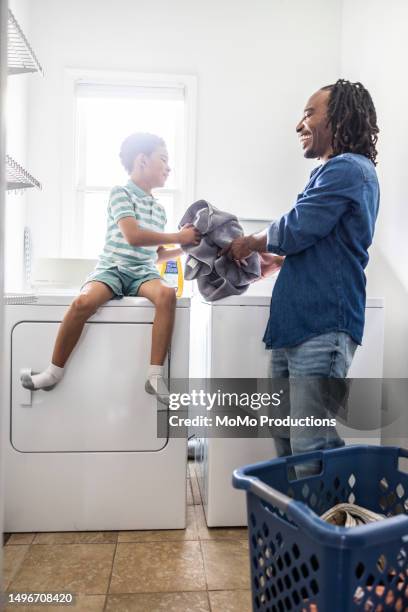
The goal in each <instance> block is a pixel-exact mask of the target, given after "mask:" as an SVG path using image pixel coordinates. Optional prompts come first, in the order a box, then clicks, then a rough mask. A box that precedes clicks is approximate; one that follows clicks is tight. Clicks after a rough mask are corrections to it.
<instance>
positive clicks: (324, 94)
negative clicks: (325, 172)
mask: <svg viewBox="0 0 408 612" xmlns="http://www.w3.org/2000/svg"><path fill="white" fill-rule="evenodd" d="M330 93H331V92H330V91H329V90H319V91H317V92H316V93H314V94H313V96H312V97H311V98H310V99H309V100H308V101H307V103H306V106H305V110H304V112H303V117H302V119H301V121H299V123H298V124H297V126H296V131H297V133H298V135H299V138H300V142H301V145H302V147H303V155H304V156H305V157H306V158H308V159H315V158H319V159H321V160H322V161H327V160H328V159H329V156H330V154H331V153H332V152H333V151H332V146H331V144H332V130H331V127H330V126H328V125H327V108H328V102H329V97H330Z"/></svg>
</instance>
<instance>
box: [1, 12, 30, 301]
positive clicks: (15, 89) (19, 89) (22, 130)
mask: <svg viewBox="0 0 408 612" xmlns="http://www.w3.org/2000/svg"><path fill="white" fill-rule="evenodd" d="M9 7H10V9H11V10H12V11H13V14H14V16H15V18H16V19H17V21H18V22H19V24H20V26H21V27H22V28H23V30H24V32H25V34H26V36H28V30H29V15H28V2H27V0H9ZM30 78H31V77H30V76H29V75H12V76H10V77H9V78H8V83H7V100H6V129H7V134H6V142H7V145H6V148H7V153H8V154H9V155H11V156H12V157H13V158H14V159H15V160H16V161H17V162H18V163H19V164H20V165H22V166H23V167H24V168H26V169H27V161H28V142H27V139H28V133H27V112H28V100H27V94H28V89H27V87H28V82H29V79H30ZM26 200H27V198H26V194H25V193H24V192H19V193H18V194H14V193H9V194H7V197H6V207H5V228H6V231H5V262H6V265H5V280H4V283H5V290H6V291H9V292H10V291H21V290H22V287H23V245H24V240H23V232H24V224H25V219H26Z"/></svg>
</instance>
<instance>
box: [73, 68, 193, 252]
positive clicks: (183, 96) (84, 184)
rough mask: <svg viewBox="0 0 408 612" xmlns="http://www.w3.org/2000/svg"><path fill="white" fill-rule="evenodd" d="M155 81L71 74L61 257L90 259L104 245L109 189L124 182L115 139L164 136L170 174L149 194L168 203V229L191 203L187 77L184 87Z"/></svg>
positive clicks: (124, 176) (189, 111) (190, 124)
mask: <svg viewBox="0 0 408 612" xmlns="http://www.w3.org/2000/svg"><path fill="white" fill-rule="evenodd" d="M167 78H168V77H167ZM155 79H156V80H155ZM155 79H154V78H153V77H152V80H151V81H150V82H149V79H148V78H146V75H145V76H144V78H143V82H140V80H138V79H136V78H135V77H133V78H129V77H127V79H126V80H125V82H123V77H122V78H120V76H119V78H118V77H116V78H115V75H112V76H111V77H110V78H109V76H106V77H105V78H104V79H98V78H80V79H75V78H74V79H73V82H72V83H71V85H72V93H73V109H72V110H73V115H74V119H75V129H74V135H75V137H74V140H73V148H72V155H73V165H72V179H73V180H72V181H71V183H70V184H71V197H70V195H69V191H70V190H69V189H68V190H67V189H65V198H64V217H65V221H68V223H66V222H65V223H63V251H64V255H70V256H76V257H89V258H96V257H97V256H98V255H99V254H100V252H101V251H102V248H103V243H104V238H105V231H106V210H107V204H108V199H109V192H110V190H111V188H112V187H113V186H114V185H123V184H125V183H126V182H127V180H128V175H127V173H126V171H125V170H124V168H123V166H122V164H121V162H120V159H119V150H120V145H121V143H122V141H123V140H124V138H126V136H128V135H129V134H131V133H133V132H139V131H140V132H151V133H153V134H157V135H158V136H161V137H162V138H163V139H164V140H165V142H166V145H167V148H168V151H169V163H170V167H171V173H170V176H169V178H168V180H167V182H166V185H165V187H164V188H162V189H158V190H156V191H155V193H154V195H155V197H157V199H158V200H159V201H160V202H161V203H162V204H163V206H164V207H165V209H166V213H167V219H168V225H167V230H168V231H172V230H174V229H175V228H176V226H177V223H178V221H179V218H180V216H181V214H182V212H183V208H184V206H185V203H186V202H187V201H189V200H190V201H192V193H191V186H192V184H193V183H192V176H191V175H192V173H193V166H192V154H191V152H190V151H189V145H190V144H191V142H192V138H191V133H189V131H190V132H191V131H192V128H193V126H192V122H191V115H192V113H191V104H188V100H187V94H188V93H189V94H190V96H189V99H190V98H191V85H192V84H193V83H192V82H191V81H190V83H189V85H190V88H189V91H188V88H187V86H186V84H185V83H183V82H181V83H180V80H179V78H178V79H175V80H174V82H171V81H170V82H167V83H166V84H163V83H162V82H160V81H158V80H157V77H155ZM187 79H188V77H187ZM190 79H192V77H190ZM68 185H69V181H68ZM70 202H71V206H70V205H69V203H70ZM72 203H73V206H72ZM69 227H70V228H71V231H69V229H68V228H69ZM68 236H70V238H68Z"/></svg>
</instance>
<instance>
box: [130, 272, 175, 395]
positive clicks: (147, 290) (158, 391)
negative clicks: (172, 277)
mask: <svg viewBox="0 0 408 612" xmlns="http://www.w3.org/2000/svg"><path fill="white" fill-rule="evenodd" d="M137 295H138V296H139V297H146V298H148V299H149V300H150V301H151V302H153V304H154V305H155V307H156V314H155V317H154V321H153V329H152V350H151V358H150V367H149V371H148V373H147V381H146V385H145V389H146V391H147V393H151V394H154V395H156V396H157V397H158V398H159V400H160V401H161V402H163V403H165V404H168V402H169V392H168V389H167V387H166V384H165V382H164V378H163V374H164V369H163V364H164V360H165V359H166V355H167V352H168V350H169V346H170V341H171V336H172V333H173V326H174V315H175V311H176V292H175V291H174V289H172V288H171V287H168V286H167V285H165V284H164V283H163V282H162V281H161V280H159V279H157V280H156V279H155V280H151V281H146V282H145V283H143V285H141V287H140V289H139V291H138V294H137Z"/></svg>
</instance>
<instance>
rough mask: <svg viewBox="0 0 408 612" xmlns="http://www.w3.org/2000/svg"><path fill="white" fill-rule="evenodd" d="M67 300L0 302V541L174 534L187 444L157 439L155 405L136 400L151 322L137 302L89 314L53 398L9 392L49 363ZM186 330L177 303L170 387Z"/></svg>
mask: <svg viewBox="0 0 408 612" xmlns="http://www.w3.org/2000/svg"><path fill="white" fill-rule="evenodd" d="M72 299H73V295H72V294H71V295H69V294H63V293H61V294H60V295H58V294H57V293H54V294H53V295H38V296H33V297H30V296H25V297H24V296H20V297H14V298H13V297H11V296H9V297H8V298H7V299H6V306H5V323H6V326H5V342H6V346H5V355H6V364H5V365H6V368H5V380H6V381H7V382H6V385H5V388H4V397H3V401H4V404H3V405H4V406H5V408H6V409H5V421H4V431H5V432H6V436H4V437H5V438H6V439H5V448H4V454H3V458H4V462H5V472H6V483H5V530H6V531H9V532H22V531H65V530H68V531H71V530H72V531H74V530H126V529H181V528H184V527H185V512H186V487H185V478H186V454H187V450H186V440H185V439H170V438H167V437H166V438H161V439H158V438H157V404H156V400H155V398H154V397H152V396H149V395H147V394H146V392H145V391H144V383H145V375H146V370H147V366H148V364H149V362H150V346H151V330H152V322H153V317H154V308H153V306H152V304H151V303H150V302H149V301H148V300H147V299H144V298H133V297H126V298H123V299H121V300H111V301H109V302H107V304H106V305H105V306H104V307H102V308H100V309H99V311H98V312H97V313H96V314H95V315H94V316H93V317H92V318H91V319H90V320H89V322H88V323H87V324H86V327H85V330H84V333H83V335H82V337H81V339H80V342H79V344H78V346H77V348H76V349H75V351H74V353H73V355H72V357H71V358H70V360H69V362H68V364H67V368H66V374H65V377H64V379H63V380H62V382H61V383H60V384H59V385H58V386H57V387H56V388H55V389H54V390H52V391H50V392H45V391H34V392H31V391H27V390H25V389H23V387H22V386H21V384H20V373H21V371H22V370H24V369H27V368H31V369H32V370H33V371H40V370H42V369H43V368H44V367H45V366H46V365H47V364H48V363H49V360H50V356H51V353H52V348H53V344H54V340H55V336H56V332H57V328H58V325H59V322H60V321H61V319H62V317H63V315H64V313H65V311H66V309H67V306H68V305H69V304H70V303H71V301H72ZM189 321H190V300H189V299H188V298H181V299H179V300H178V301H177V310H176V322H175V329H174V335H173V341H172V347H171V354H170V358H169V360H168V363H167V368H168V373H169V375H170V376H171V377H182V378H186V377H187V376H188V361H189ZM164 409H165V410H166V408H164Z"/></svg>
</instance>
